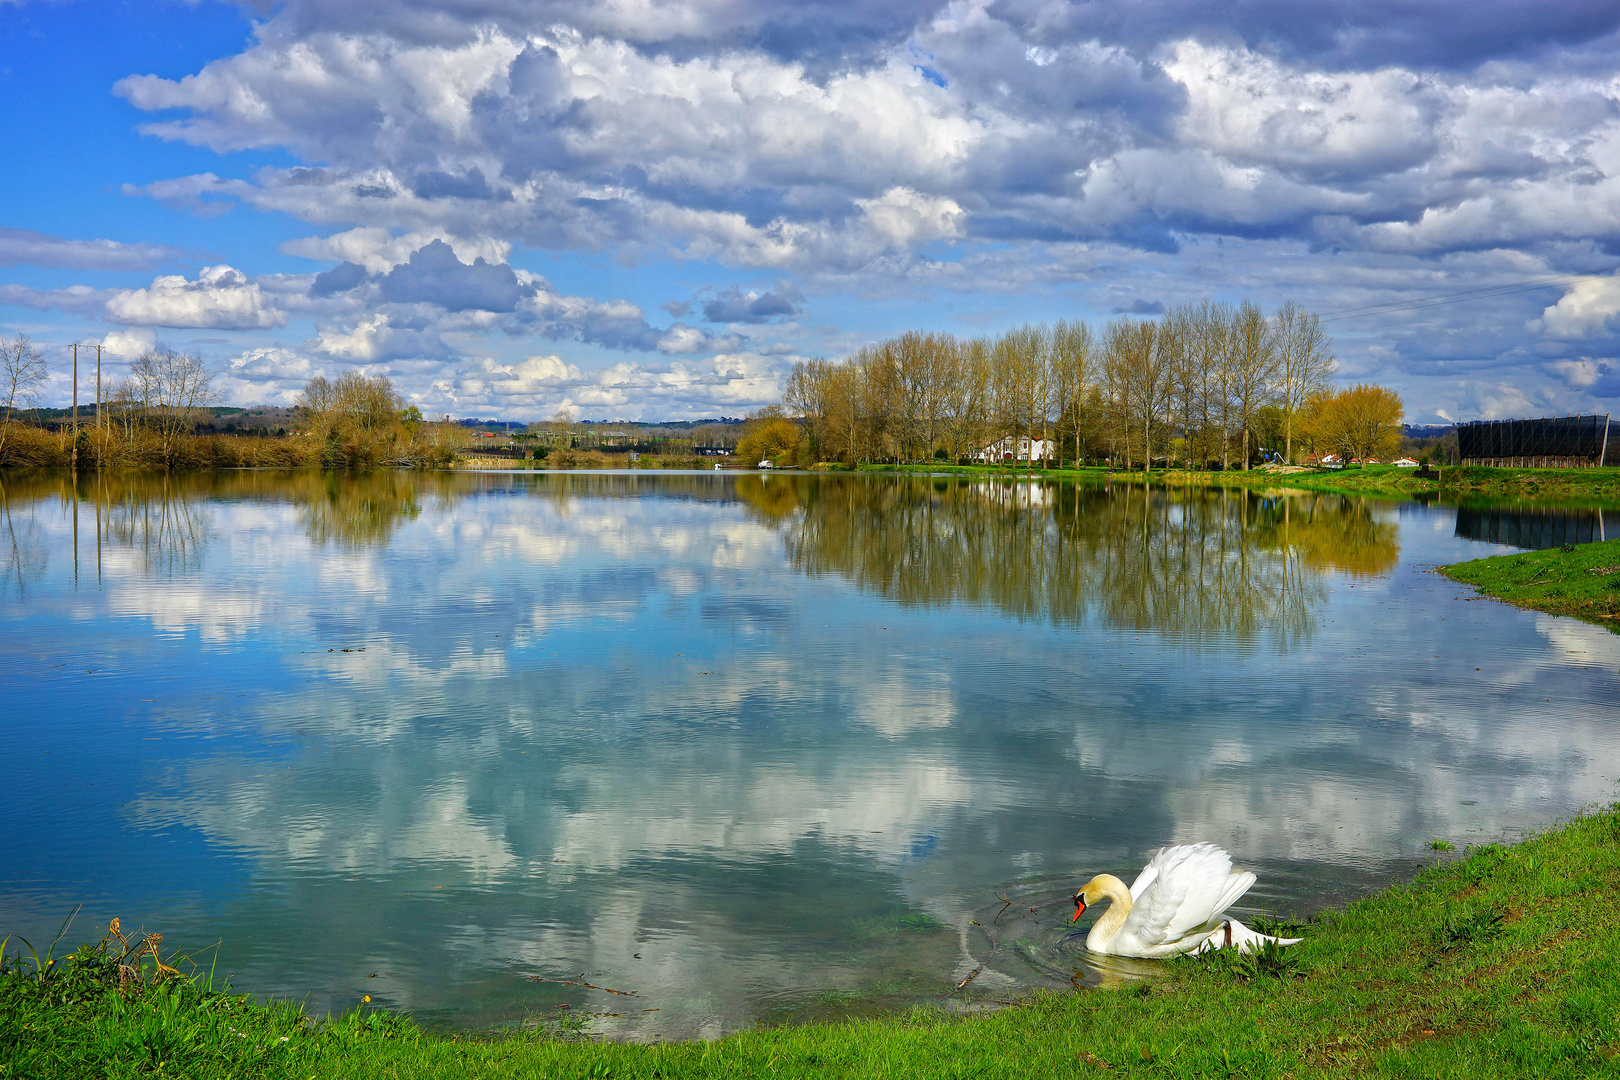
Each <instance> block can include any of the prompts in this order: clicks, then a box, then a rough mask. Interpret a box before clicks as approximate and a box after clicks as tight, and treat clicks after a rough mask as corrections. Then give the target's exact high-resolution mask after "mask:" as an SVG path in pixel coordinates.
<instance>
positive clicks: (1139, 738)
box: [0, 473, 1620, 1038]
mask: <svg viewBox="0 0 1620 1080" xmlns="http://www.w3.org/2000/svg"><path fill="white" fill-rule="evenodd" d="M0 492H3V499H0V502H3V504H4V505H3V507H0V515H3V518H4V520H3V522H0V525H3V530H0V570H3V571H4V575H3V580H0V686H3V687H4V697H3V701H4V707H3V716H0V750H3V752H4V760H5V762H6V766H7V769H6V772H7V782H6V783H5V785H4V786H3V787H0V850H3V852H4V863H3V868H0V926H3V928H4V930H8V931H22V932H23V933H25V934H28V935H29V936H30V937H35V938H37V937H38V936H40V935H43V936H44V937H46V938H47V939H48V938H49V936H50V934H51V933H52V932H54V930H55V927H56V925H57V923H58V922H59V921H60V920H61V918H62V916H63V915H64V914H65V913H66V912H67V911H68V910H69V909H70V908H71V907H72V906H73V905H74V904H76V903H80V902H83V903H84V904H85V909H84V913H83V915H82V916H81V917H80V918H81V922H80V923H79V925H78V926H77V928H76V930H75V932H74V933H75V935H76V936H86V935H90V934H93V933H95V932H98V931H99V929H100V927H101V926H103V925H105V923H106V921H107V919H109V918H110V917H112V916H113V915H118V916H121V917H122V919H123V921H124V923H125V924H126V925H134V924H144V925H145V926H146V927H147V928H149V929H160V930H162V931H164V932H165V933H166V935H167V937H168V943H169V944H184V945H186V946H189V947H203V946H207V945H210V944H212V943H214V942H221V943H222V944H221V945H220V947H219V967H220V970H221V971H223V972H229V973H230V974H231V975H232V977H233V980H234V982H235V984H236V985H237V986H238V988H240V989H243V990H251V991H255V992H258V993H265V994H276V995H281V996H289V997H296V998H301V999H305V1000H307V1001H308V1003H309V1004H310V1006H311V1007H312V1008H314V1009H315V1010H317V1011H320V1010H325V1009H328V1008H349V1007H352V1006H353V1005H354V1004H355V1003H356V1002H357V1001H358V1000H359V999H360V997H361V995H363V994H370V995H371V997H372V999H373V1000H374V1001H375V1002H378V1003H380V1004H384V1005H387V1006H391V1007H395V1008H401V1009H408V1010H411V1011H413V1012H415V1013H416V1014H417V1015H418V1016H419V1017H420V1018H421V1019H422V1020H423V1021H424V1022H426V1023H429V1024H437V1025H445V1026H473V1025H487V1024H492V1023H501V1022H512V1021H524V1020H532V1019H535V1018H542V1019H543V1018H545V1017H551V1016H556V1015H558V1014H559V1009H558V1006H561V1005H564V1004H566V1005H568V1006H570V1007H571V1008H570V1010H569V1013H571V1014H574V1015H578V1014H580V1013H587V1014H589V1015H590V1029H591V1030H593V1031H596V1032H599V1033H602V1034H604V1035H609V1036H616V1037H635V1038H655V1037H662V1038H671V1037H678V1036H691V1035H703V1036H713V1035H716V1034H719V1033H721V1032H724V1031H730V1030H734V1029H736V1028H739V1027H744V1026H748V1025H751V1024H755V1023H760V1022H780V1021H785V1020H792V1019H802V1018H807V1017H814V1016H828V1015H849V1014H852V1013H862V1012H869V1011H873V1010H880V1009H886V1008H892V1007H895V1006H902V1005H906V1004H910V1003H915V1002H919V1001H935V1002H945V1003H946V1004H947V1007H950V1008H962V1009H969V1008H976V1007H981V1006H984V1005H987V1004H991V1003H994V1002H996V1001H998V1000H1006V998H1007V996H1008V995H1009V994H1012V993H1019V992H1023V991H1026V990H1027V989H1028V988H1030V987H1034V986H1067V985H1069V984H1070V983H1071V982H1075V983H1078V984H1080V985H1087V984H1092V983H1096V982H1099V981H1107V980H1109V979H1114V978H1118V977H1119V976H1120V975H1121V974H1122V973H1123V974H1129V973H1131V969H1130V967H1129V965H1128V964H1126V965H1123V966H1119V967H1112V968H1110V967H1097V966H1094V965H1093V964H1092V963H1091V962H1089V961H1088V959H1087V958H1086V955H1085V953H1084V949H1083V947H1082V946H1081V943H1080V939H1079V937H1078V936H1076V935H1075V934H1073V933H1072V932H1071V931H1070V930H1069V928H1068V927H1067V926H1066V924H1065V923H1064V920H1065V918H1066V917H1067V915H1068V914H1069V912H1070V911H1071V910H1072V907H1071V906H1070V905H1069V903H1068V899H1067V898H1068V896H1069V895H1070V893H1071V892H1072V890H1073V888H1074V886H1075V884H1077V883H1078V882H1079V881H1080V880H1083V879H1084V878H1086V877H1089V876H1090V875H1092V874H1094V873H1097V872H1099V871H1103V870H1108V871H1112V872H1115V873H1120V874H1123V875H1126V876H1129V875H1130V874H1132V873H1134V871H1135V869H1136V868H1137V867H1139V866H1140V865H1141V864H1142V863H1143V861H1144V860H1145V859H1146V857H1147V856H1148V855H1149V854H1150V853H1151V852H1152V850H1153V849H1154V848H1156V847H1157V846H1159V845H1161V844H1165V843H1178V842H1191V841H1197V840H1213V841H1215V842H1217V843H1220V844H1223V845H1225V846H1226V847H1227V848H1228V849H1230V850H1231V851H1232V852H1233V853H1234V855H1235V856H1236V857H1237V859H1238V861H1239V863H1240V864H1241V865H1244V866H1248V867H1251V868H1253V869H1255V870H1256V871H1257V872H1259V874H1260V884H1259V885H1258V886H1257V887H1256V888H1255V890H1254V891H1253V892H1251V893H1250V894H1249V896H1248V897H1246V898H1245V900H1244V902H1243V906H1244V910H1245V911H1246V912H1248V913H1255V912H1266V911H1275V912H1278V913H1287V912H1302V913H1303V912H1309V911H1311V910H1314V909H1315V908H1317V907H1320V906H1321V905H1322V904H1324V903H1327V902H1330V901H1335V900H1340V899H1343V898H1344V897H1346V896H1349V895H1353V894H1355V893H1357V892H1359V891H1364V890H1366V889H1369V888H1372V887H1375V886H1377V885H1379V884H1382V883H1385V882H1387V881H1389V880H1390V879H1391V878H1392V877H1393V876H1395V875H1399V874H1402V873H1405V872H1408V871H1410V870H1411V869H1413V868H1414V867H1416V866H1419V865H1421V864H1422V863H1424V862H1425V861H1427V859H1429V858H1431V857H1432V856H1431V855H1430V853H1429V852H1428V850H1427V844H1428V841H1429V840H1430V839H1431V838H1433V837H1446V838H1449V839H1451V840H1453V841H1455V842H1456V843H1458V845H1459V846H1461V845H1463V844H1467V843H1477V842H1481V841H1484V840H1488V839H1495V838H1499V837H1502V836H1504V835H1505V836H1508V837H1512V836H1515V835H1517V834H1518V833H1519V832H1520V831H1522V830H1524V829H1526V828H1528V827H1532V826H1535V825H1539V824H1542V823H1546V822H1550V821H1552V820H1554V819H1556V818H1558V817H1559V816H1560V815H1567V814H1569V813H1570V812H1572V811H1574V810H1576V809H1577V808H1579V807H1581V806H1582V805H1584V804H1587V803H1590V802H1592V801H1594V800H1599V799H1608V798H1611V797H1613V795H1614V792H1615V784H1616V779H1617V777H1620V725H1617V723H1616V721H1617V720H1620V637H1616V636H1614V635H1612V634H1609V633H1608V632H1606V631H1604V630H1602V629H1600V628H1597V627H1594V626H1590V625H1587V624H1584V623H1581V622H1578V621H1574V620H1570V619H1555V618H1551V617H1548V616H1543V615H1539V614H1536V613H1533V612H1525V611H1519V610H1516V609H1514V608H1511V607H1508V606H1505V605H1501V604H1496V603H1493V602H1490V601H1486V600H1478V601H1475V600H1472V599H1470V597H1469V595H1468V590H1466V589H1462V588H1459V587H1458V586H1455V585H1453V584H1450V583H1448V582H1447V581H1446V580H1444V579H1443V578H1441V577H1439V576H1438V575H1436V574H1434V573H1432V572H1431V570H1430V568H1431V567H1432V566H1433V565H1434V564H1437V563H1443V562H1450V561H1454V560H1457V559H1461V558H1469V557H1473V556H1477V555H1482V554H1491V553H1498V552H1504V551H1510V550H1513V548H1511V547H1508V546H1504V545H1502V544H1501V543H1498V542H1496V541H1503V540H1506V541H1508V542H1509V543H1514V542H1517V543H1520V544H1521V545H1522V546H1525V547H1530V546H1538V545H1539V542H1538V541H1532V540H1526V539H1525V538H1526V537H1541V538H1543V539H1545V537H1546V536H1551V535H1553V533H1554V532H1556V531H1557V530H1564V531H1563V532H1558V533H1557V535H1559V536H1565V535H1574V534H1573V533H1570V532H1569V531H1568V530H1570V529H1574V530H1576V532H1579V530H1581V529H1587V530H1588V531H1590V529H1592V528H1594V527H1595V528H1597V529H1600V530H1605V529H1607V530H1612V529H1613V527H1614V524H1615V518H1614V515H1613V514H1611V515H1610V516H1609V517H1608V519H1607V520H1606V521H1605V519H1604V518H1603V517H1602V515H1599V517H1598V519H1597V521H1596V524H1595V526H1594V525H1593V523H1592V521H1591V516H1590V513H1589V512H1584V511H1582V512H1575V513H1574V519H1575V520H1574V523H1573V524H1571V523H1570V514H1569V513H1567V512H1565V513H1564V516H1563V517H1562V518H1560V519H1559V522H1560V523H1553V524H1549V523H1548V521H1545V520H1542V521H1536V520H1530V518H1527V517H1525V515H1526V514H1529V515H1530V517H1531V518H1533V517H1534V512H1533V508H1525V507H1519V508H1509V509H1508V510H1507V511H1500V512H1496V513H1495V514H1494V515H1492V514H1484V515H1483V516H1482V515H1481V513H1479V512H1478V511H1479V509H1480V508H1477V507H1476V508H1473V509H1472V510H1471V511H1469V512H1466V513H1464V514H1463V515H1462V516H1461V517H1459V511H1458V509H1457V508H1455V507H1445V506H1439V505H1428V506H1424V505H1421V504H1419V503H1416V502H1410V503H1390V502H1378V501H1372V500H1361V499H1347V498H1340V497H1336V496H1320V495H1306V494H1299V493H1294V494H1289V493H1286V492H1274V493H1267V494H1265V495H1255V494H1243V493H1240V492H1227V493H1221V492H1208V491H1200V492H1190V493H1189V492H1165V491H1151V492H1147V491H1144V490H1143V489H1141V488H1134V489H1132V488H1125V487H1115V488H1113V489H1111V490H1110V489H1107V488H1101V487H1085V486H1075V485H1072V484H1051V483H1039V482H989V481H982V480H975V481H962V480H955V479H934V478H918V477H907V478H895V477H873V476H826V477H818V476H785V475H764V476H760V475H749V474H741V475H739V474H713V473H706V474H686V475H680V474H670V475H657V474H611V473H595V474H556V473H553V474H522V475H519V474H498V473H497V474H470V475H469V474H456V475H427V476H423V475H397V474H386V473H385V474H374V475H370V476H363V477H358V478H348V477H337V476H325V477H323V476H318V475H311V474H288V475H281V474H272V473H232V474H217V475H209V476H204V477H182V478H175V479H164V478H161V477H155V478H154V477H143V478H135V479H123V480H109V479H81V480H80V482H79V483H78V484H77V485H76V486H75V485H74V484H73V483H71V482H70V481H68V480H67V479H65V478H38V479H31V480H23V479H15V478H12V479H7V480H5V481H4V484H3V486H0ZM1504 514H1506V515H1507V516H1504ZM1514 514H1518V515H1519V517H1513V515H1514ZM1583 514H1584V515H1585V516H1584V517H1583V516H1582V515H1583ZM1583 522H1584V524H1583ZM1482 523H1483V524H1482ZM1474 537H1478V539H1474ZM975 923H979V924H982V927H981V926H979V925H975ZM1117 963H1118V962H1116V964H1117ZM981 966H982V971H980V973H979V974H978V975H977V976H976V977H975V978H974V979H973V980H972V982H970V983H969V984H968V985H967V986H966V987H965V988H964V989H962V990H961V991H959V992H953V989H952V988H953V986H955V984H956V983H958V982H960V981H961V980H962V979H963V978H964V977H966V976H967V975H968V974H969V973H971V972H973V971H975V970H976V969H980V968H981ZM535 979H539V980H550V981H533V980H535ZM569 981H573V982H586V983H590V984H593V985H594V986H599V987H611V988H614V989H618V990H624V991H628V992H632V993H633V996H620V995H609V994H605V993H602V992H599V991H596V990H591V989H587V988H585V987H582V986H576V985H569ZM648 1010H656V1011H648Z"/></svg>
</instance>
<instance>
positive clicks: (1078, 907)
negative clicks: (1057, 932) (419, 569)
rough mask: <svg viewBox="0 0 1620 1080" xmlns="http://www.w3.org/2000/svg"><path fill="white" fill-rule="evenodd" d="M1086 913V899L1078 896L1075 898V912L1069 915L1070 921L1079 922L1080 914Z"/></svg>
mask: <svg viewBox="0 0 1620 1080" xmlns="http://www.w3.org/2000/svg"><path fill="white" fill-rule="evenodd" d="M1085 913H1086V902H1085V901H1084V900H1082V899H1080V898H1079V897H1078V896H1077V897H1075V898H1074V914H1073V915H1071V916H1069V921H1070V922H1071V923H1074V922H1079V921H1080V916H1082V915H1084V914H1085Z"/></svg>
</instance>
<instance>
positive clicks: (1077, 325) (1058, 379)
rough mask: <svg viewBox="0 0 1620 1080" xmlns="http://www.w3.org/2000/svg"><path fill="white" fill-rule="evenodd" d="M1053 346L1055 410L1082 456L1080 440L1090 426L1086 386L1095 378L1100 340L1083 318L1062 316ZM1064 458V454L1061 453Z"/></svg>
mask: <svg viewBox="0 0 1620 1080" xmlns="http://www.w3.org/2000/svg"><path fill="white" fill-rule="evenodd" d="M1049 347H1050V350H1051V357H1052V362H1051V368H1052V392H1053V399H1054V401H1053V413H1054V414H1055V415H1056V416H1057V418H1058V424H1059V426H1060V429H1062V430H1066V431H1067V432H1068V433H1070V434H1072V435H1073V437H1074V457H1075V460H1076V461H1078V460H1079V459H1080V440H1081V438H1082V436H1083V433H1084V430H1085V427H1086V417H1085V412H1086V390H1087V388H1088V387H1089V386H1090V384H1091V380H1092V379H1093V378H1094V374H1093V372H1092V367H1093V354H1094V353H1095V352H1096V351H1097V343H1096V341H1095V339H1094V338H1093V337H1092V335H1091V327H1089V326H1087V325H1086V324H1085V323H1083V322H1072V323H1071V322H1068V321H1065V320H1059V322H1058V324H1057V325H1056V326H1054V327H1052V336H1051V338H1050V339H1049ZM1058 456H1059V457H1060V458H1061V457H1062V455H1061V454H1059V455H1058Z"/></svg>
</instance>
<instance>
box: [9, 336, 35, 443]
mask: <svg viewBox="0 0 1620 1080" xmlns="http://www.w3.org/2000/svg"><path fill="white" fill-rule="evenodd" d="M46 374H47V372H46V370H45V355H44V354H43V353H41V352H40V351H39V349H38V347H36V346H35V345H34V343H33V342H32V341H30V340H28V335H27V334H18V335H17V336H16V337H13V338H0V397H3V398H4V399H5V409H6V415H5V419H3V420H0V451H3V450H5V448H6V437H7V436H8V435H9V434H10V428H11V414H12V412H13V411H15V410H16V409H20V408H25V407H27V406H28V405H29V404H31V403H32V402H34V401H37V400H38V399H39V387H40V384H41V383H43V382H44V381H45V376H46Z"/></svg>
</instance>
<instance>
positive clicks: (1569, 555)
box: [1439, 540, 1620, 630]
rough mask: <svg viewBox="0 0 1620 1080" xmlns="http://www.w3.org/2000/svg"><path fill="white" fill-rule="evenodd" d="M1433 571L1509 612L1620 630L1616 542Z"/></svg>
mask: <svg viewBox="0 0 1620 1080" xmlns="http://www.w3.org/2000/svg"><path fill="white" fill-rule="evenodd" d="M1439 570H1440V572H1441V573H1442V574H1444V575H1445V576H1446V577H1448V578H1451V579H1452V580H1453V581H1457V582H1460V583H1462V584H1464V585H1471V586H1473V587H1474V588H1475V589H1476V590H1478V592H1479V593H1480V595H1482V596H1488V597H1490V598H1492V599H1495V600H1501V601H1504V602H1505V603H1509V604H1512V605H1513V606H1515V607H1521V608H1529V609H1531V610H1533V611H1544V612H1546V613H1547V614H1549V615H1570V616H1573V617H1575V618H1577V619H1585V620H1587V621H1589V622H1595V623H1598V624H1599V625H1602V626H1607V627H1608V628H1610V629H1611V630H1620V540H1604V541H1599V542H1597V543H1593V544H1567V545H1565V546H1564V547H1562V548H1547V549H1546V550H1544V551H1520V552H1515V553H1514V554H1511V555H1494V556H1491V557H1490V558H1486V559H1473V560H1471V561H1469V562H1461V563H1452V564H1451V565H1449V566H1442V567H1440V568H1439Z"/></svg>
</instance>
